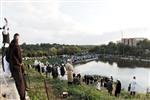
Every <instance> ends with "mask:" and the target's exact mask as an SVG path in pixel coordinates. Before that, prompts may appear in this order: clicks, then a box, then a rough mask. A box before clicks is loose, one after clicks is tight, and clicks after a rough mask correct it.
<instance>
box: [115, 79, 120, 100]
mask: <svg viewBox="0 0 150 100" xmlns="http://www.w3.org/2000/svg"><path fill="white" fill-rule="evenodd" d="M120 92H121V82H120V81H119V80H117V84H116V90H115V96H116V97H118V96H119V94H120Z"/></svg>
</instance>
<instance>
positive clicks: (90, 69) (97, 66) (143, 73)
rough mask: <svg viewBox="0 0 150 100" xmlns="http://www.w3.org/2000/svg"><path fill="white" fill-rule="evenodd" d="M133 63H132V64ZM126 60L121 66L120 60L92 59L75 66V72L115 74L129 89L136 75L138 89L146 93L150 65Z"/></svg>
mask: <svg viewBox="0 0 150 100" xmlns="http://www.w3.org/2000/svg"><path fill="white" fill-rule="evenodd" d="M130 63H131V64H130ZM130 63H129V62H128V63H127V62H124V63H123V64H122V65H123V66H121V64H120V63H119V62H107V61H105V62H104V61H91V62H88V63H86V64H80V65H76V66H75V72H78V73H81V75H85V74H89V75H102V76H107V77H110V76H113V78H114V80H117V79H118V80H120V81H121V84H122V88H124V89H125V90H127V89H128V85H129V83H130V82H131V80H132V78H133V76H136V80H137V91H138V92H139V93H146V89H147V87H150V66H149V65H148V64H146V65H148V66H149V68H148V67H145V65H144V64H143V66H144V67H143V66H141V64H139V65H137V63H134V64H133V63H132V62H130Z"/></svg>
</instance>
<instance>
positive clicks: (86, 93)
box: [29, 69, 150, 100]
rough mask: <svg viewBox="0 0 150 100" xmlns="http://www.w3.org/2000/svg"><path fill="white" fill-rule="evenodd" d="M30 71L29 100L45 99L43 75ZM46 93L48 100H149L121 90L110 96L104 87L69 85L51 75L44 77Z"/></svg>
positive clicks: (143, 96) (82, 84) (144, 96)
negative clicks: (65, 96)
mask: <svg viewBox="0 0 150 100" xmlns="http://www.w3.org/2000/svg"><path fill="white" fill-rule="evenodd" d="M29 72H31V73H30V76H29V77H30V87H32V89H31V90H30V91H29V96H30V98H31V100H37V99H40V98H41V99H42V100H47V98H48V97H47V94H46V89H45V85H44V79H45V75H44V74H43V75H40V74H39V73H38V72H36V71H34V69H30V70H29ZM46 81H47V86H48V88H49V89H48V93H49V95H48V96H49V98H50V100H56V99H57V100H149V99H150V98H149V97H146V95H145V94H136V96H135V97H131V96H130V95H129V93H128V92H126V91H124V90H122V92H121V94H120V96H119V97H118V98H116V97H115V96H114V94H113V95H112V96H110V95H109V94H108V93H107V90H106V89H102V90H101V91H98V90H96V88H95V84H93V85H86V84H84V83H81V85H70V86H68V84H67V81H62V80H59V79H52V78H51V77H49V78H46ZM63 92H67V93H68V94H69V96H68V97H67V98H62V93H63Z"/></svg>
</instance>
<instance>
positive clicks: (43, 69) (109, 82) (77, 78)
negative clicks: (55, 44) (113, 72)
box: [34, 60, 137, 97]
mask: <svg viewBox="0 0 150 100" xmlns="http://www.w3.org/2000/svg"><path fill="white" fill-rule="evenodd" d="M34 68H35V70H37V71H38V72H39V73H46V77H50V76H52V78H54V79H57V78H59V79H61V80H68V85H71V84H76V85H80V84H81V83H83V82H84V83H85V84H87V85H90V84H94V85H95V86H96V89H97V90H102V88H103V89H106V90H107V91H108V93H109V94H110V95H112V93H113V92H114V95H115V96H116V97H118V96H119V95H120V93H121V89H122V84H121V81H120V80H116V81H114V80H113V77H112V76H111V77H110V78H108V77H104V76H98V75H97V76H94V75H84V76H83V77H82V76H81V74H80V73H77V74H76V73H74V69H73V65H72V64H71V60H68V61H67V63H66V64H53V65H50V64H49V63H47V62H46V64H43V63H41V62H40V61H37V60H35V62H34ZM136 87H137V82H136V77H135V76H134V77H133V80H132V81H131V83H130V84H129V87H128V91H129V93H130V95H132V96H134V95H135V94H136Z"/></svg>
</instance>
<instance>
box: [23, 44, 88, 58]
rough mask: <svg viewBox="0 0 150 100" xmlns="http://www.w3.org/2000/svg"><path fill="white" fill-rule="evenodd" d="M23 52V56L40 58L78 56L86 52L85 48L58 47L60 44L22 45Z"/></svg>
mask: <svg viewBox="0 0 150 100" xmlns="http://www.w3.org/2000/svg"><path fill="white" fill-rule="evenodd" d="M21 47H22V49H23V50H24V52H23V56H25V57H26V56H28V57H37V56H38V57H41V56H56V55H63V54H67V55H72V54H76V53H77V54H79V53H81V52H84V51H86V50H87V49H86V48H85V47H80V46H77V45H60V44H46V43H45V44H36V45H33V44H30V45H27V44H26V43H23V44H22V45H21Z"/></svg>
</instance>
